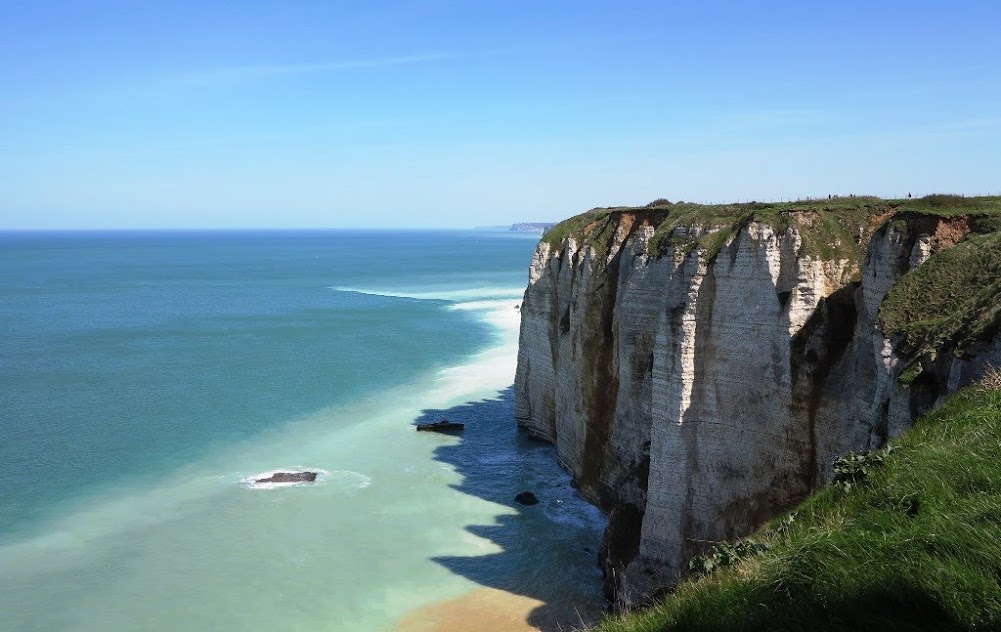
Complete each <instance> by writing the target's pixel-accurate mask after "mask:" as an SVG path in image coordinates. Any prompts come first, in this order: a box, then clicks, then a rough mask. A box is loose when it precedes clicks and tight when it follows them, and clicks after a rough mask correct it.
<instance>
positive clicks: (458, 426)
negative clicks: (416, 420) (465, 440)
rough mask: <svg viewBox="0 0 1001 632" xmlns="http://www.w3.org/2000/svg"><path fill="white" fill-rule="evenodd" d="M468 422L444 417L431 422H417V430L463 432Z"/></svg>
mask: <svg viewBox="0 0 1001 632" xmlns="http://www.w3.org/2000/svg"><path fill="white" fill-rule="evenodd" d="M465 427H466V424H462V423H459V422H457V421H449V420H447V419H442V420H441V421H436V422H434V423H429V424H417V432H462V430H463V429H464V428H465Z"/></svg>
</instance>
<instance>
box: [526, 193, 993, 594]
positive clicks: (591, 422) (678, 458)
mask: <svg viewBox="0 0 1001 632" xmlns="http://www.w3.org/2000/svg"><path fill="white" fill-rule="evenodd" d="M999 218H1001V198H961V197H957V196H929V197H928V198H922V199H920V200H881V199H878V198H839V199H834V200H822V201H813V202H796V203H787V204H757V203H751V204H740V205H719V206H706V205H695V204H663V205H657V206H652V207H642V208H625V207H623V208H608V209H595V210H592V211H589V212H587V213H584V214H582V215H579V216H577V217H574V218H571V219H569V220H566V221H565V222H563V223H561V224H559V225H557V226H555V227H554V228H552V229H550V230H549V231H548V232H547V233H546V234H545V235H544V236H543V238H542V241H540V243H539V246H538V248H537V250H536V252H535V255H534V258H533V261H532V264H531V269H530V273H529V286H528V289H527V290H526V292H525V301H524V304H523V307H522V325H521V338H520V349H519V356H518V369H517V374H516V378H515V389H516V390H515V392H516V400H515V415H516V418H517V420H518V424H519V426H520V427H521V428H522V429H524V430H525V431H527V432H529V433H531V434H532V435H534V436H536V437H538V438H542V439H545V440H548V441H551V442H553V443H555V444H556V447H557V454H558V458H559V460H560V463H561V464H562V465H563V466H564V467H566V468H567V469H569V470H570V471H571V472H572V473H573V475H574V477H575V480H576V482H577V484H578V485H579V487H580V490H581V492H582V493H583V494H584V495H585V497H587V498H588V499H589V500H591V501H592V502H594V503H596V504H597V505H599V506H600V507H602V508H603V509H604V510H605V511H606V512H608V513H609V525H608V529H607V531H606V535H605V543H604V545H603V547H602V551H601V554H600V558H601V559H600V562H601V564H602V566H603V568H604V570H605V573H606V594H607V596H608V597H609V599H610V600H612V601H613V602H614V603H615V604H616V605H618V606H620V607H628V606H632V605H637V604H641V603H645V602H647V601H648V600H649V599H650V598H651V597H654V596H657V595H659V594H660V593H661V592H662V591H664V590H667V589H670V588H672V587H673V586H674V585H676V584H677V583H678V582H679V581H680V579H681V578H682V577H683V575H684V574H685V571H686V569H687V565H688V562H689V560H690V559H691V558H692V557H693V556H695V555H699V554H701V553H703V552H705V551H706V550H707V549H708V548H709V547H710V546H711V545H713V544H715V543H718V542H720V541H723V540H729V539H733V538H738V537H741V536H744V535H746V534H748V533H750V532H752V531H753V530H754V529H756V528H757V527H758V526H760V525H761V524H763V523H764V522H765V521H767V520H768V519H770V518H772V517H773V516H775V515H776V514H778V513H780V512H781V511H783V510H784V509H786V508H788V507H790V506H792V505H794V504H796V503H797V502H799V501H801V500H802V499H803V498H804V497H805V496H806V495H808V494H809V493H810V492H811V491H813V490H814V489H816V488H817V487H818V486H819V485H821V484H823V483H825V482H826V481H828V480H829V479H830V477H831V475H832V470H831V466H832V463H833V461H834V459H835V458H836V457H837V456H840V455H843V454H846V453H849V452H856V451H863V450H870V449H873V448H877V447H880V446H882V445H883V444H885V443H886V441H887V440H888V439H889V438H892V437H895V436H897V435H899V434H900V433H902V432H903V431H904V430H906V429H907V428H909V427H910V426H911V424H912V423H913V421H914V420H915V419H916V418H917V417H918V416H920V415H922V414H923V413H925V412H926V411H928V410H930V409H931V408H933V407H934V406H936V405H937V404H938V403H939V402H940V401H941V400H942V399H943V398H944V397H945V396H946V395H947V394H948V393H951V392H952V391H954V390H956V389H957V388H958V387H960V386H962V385H965V384H968V383H970V382H972V381H974V380H976V379H979V377H980V376H981V375H982V374H983V373H984V371H985V370H986V368H987V367H988V366H989V365H991V364H1001V339H999V337H998V335H997V332H998V325H999V310H1001V285H999V283H1001V282H999V281H998V279H999V278H1001V237H999V233H997V232H995V231H997V229H998V228H999V227H1001V221H999Z"/></svg>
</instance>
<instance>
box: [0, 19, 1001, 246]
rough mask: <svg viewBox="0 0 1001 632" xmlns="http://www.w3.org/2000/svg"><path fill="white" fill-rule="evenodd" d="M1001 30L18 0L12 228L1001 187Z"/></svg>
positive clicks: (9, 109) (3, 155)
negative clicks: (660, 199) (664, 199)
mask: <svg viewBox="0 0 1001 632" xmlns="http://www.w3.org/2000/svg"><path fill="white" fill-rule="evenodd" d="M999 33H1001V2H997V0H983V1H975V0H970V1H964V0H956V1H953V2H948V3H947V2H940V1H939V2H925V1H923V0H909V1H906V2H905V1H887V2H883V1H880V0H868V1H865V2H858V1H855V0H843V1H839V2H829V3H816V2H803V1H802V0H797V1H794V2H765V1H762V2H726V1H716V2H713V1H706V0H702V1H691V2H689V1H677V2H668V1H650V2H638V1H637V2H630V1H628V0H620V1H618V2H610V1H590V0H573V1H564V0H533V1H530V2H528V1H522V0H505V1H504V2H500V1H494V2H486V1H478V0H462V1H460V0H451V1H447V0H426V1H421V0H413V1H408V2H388V1H378V0H370V1H364V2H363V1H357V2H341V1H337V0H327V1H311V0H296V1H283V2H280V1H278V0H271V1H265V0H241V1H240V2H214V1H209V0H199V1H197V2H189V1H184V0H170V1H155V0H108V1H104V2H98V1H89V2H88V1H83V0H64V1H50V0H27V1H8V0H0V229H76V228H84V229H105V228H322V227H343V228H356V227H371V228H386V227H426V228H433V227H469V226H477V225H500V224H508V223H512V222H516V221H552V220H558V219H561V218H564V217H568V216H570V215H573V214H576V213H579V212H582V211H584V210H587V209H589V208H593V207H597V206H611V205H625V204H629V205H633V204H644V203H646V202H649V201H650V200H653V199H654V198H659V197H666V198H668V199H671V200H678V199H683V200H688V201H705V202H721V201H748V200H752V199H753V200H759V201H765V200H780V199H788V198H799V197H805V196H826V195H827V194H829V193H836V194H850V193H855V194H863V193H866V194H875V195H882V196H884V197H889V196H893V197H898V196H906V195H907V194H908V193H912V194H913V195H923V194H926V193H931V192H954V193H965V194H971V195H972V194H984V193H992V194H998V193H999V192H1001V36H999Z"/></svg>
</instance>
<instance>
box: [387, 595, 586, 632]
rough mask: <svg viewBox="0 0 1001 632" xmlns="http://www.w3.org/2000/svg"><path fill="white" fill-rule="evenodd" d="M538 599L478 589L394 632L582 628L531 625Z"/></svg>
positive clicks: (403, 623) (415, 616)
mask: <svg viewBox="0 0 1001 632" xmlns="http://www.w3.org/2000/svg"><path fill="white" fill-rule="evenodd" d="M543 605H545V604H544V603H543V602H541V601H539V600H537V599H531V598H529V597H523V596H521V595H514V594H512V593H508V592H504V591H503V590H497V589H495V588H481V589H478V590H475V591H473V592H471V593H468V594H466V595H463V596H462V597H459V598H457V599H452V600H449V601H444V602H441V603H436V604H432V605H430V606H425V607H424V608H421V609H420V610H417V611H415V612H412V613H411V614H409V615H408V616H407V617H406V618H405V619H403V621H401V622H400V624H399V627H398V628H397V632H470V631H471V630H476V632H536V631H542V632H558V631H561V632H570V631H572V630H579V629H581V627H582V626H580V625H579V623H578V625H576V626H575V625H573V622H571V621H563V622H562V625H561V624H560V623H559V622H556V621H533V623H534V625H533V623H529V622H528V619H529V615H530V614H531V613H532V611H533V610H535V609H536V608H538V607H539V606H543Z"/></svg>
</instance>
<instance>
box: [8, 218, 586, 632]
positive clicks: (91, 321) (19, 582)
mask: <svg viewBox="0 0 1001 632" xmlns="http://www.w3.org/2000/svg"><path fill="white" fill-rule="evenodd" d="M533 245H534V242H533V241H532V240H530V239H525V238H523V237H514V236H510V235H505V234H490V233H473V232H451V233H234V234H219V233H202V234H193V233H177V234H170V233H167V234H155V233H154V234H75V235H74V234H64V235H52V234H49V235H7V236H3V237H0V287H2V290H3V296H4V301H3V302H2V304H0V324H2V327H3V331H4V334H5V336H4V343H3V346H2V348H0V353H2V355H0V378H2V385H3V389H2V392H0V480H2V481H3V482H2V487H0V490H2V495H0V629H12V630H14V629H16V630H136V629H148V630H177V629H217V630H273V629H276V628H281V629H288V630H299V629H302V630H306V629H309V630H317V629H320V630H383V629H392V627H393V625H394V623H395V622H396V621H398V620H399V618H400V617H402V616H404V615H405V614H406V613H407V612H409V611H411V610H413V609H414V608H417V607H420V606H423V605H426V604H428V603H432V602H435V601H439V600H442V599H446V598H450V597H455V596H458V595H461V594H464V593H465V592H468V591H470V590H473V589H475V588H477V587H479V586H490V587H496V588H502V589H505V590H509V591H512V592H515V593H518V594H525V595H528V596H532V597H535V598H539V599H542V600H543V601H549V602H551V603H553V604H554V607H565V606H567V605H568V604H571V603H574V602H575V601H580V600H586V599H589V598H593V597H594V595H595V590H596V587H597V583H598V580H597V578H596V576H595V572H596V571H595V568H594V566H593V559H594V549H595V547H596V545H597V538H598V530H599V529H600V526H601V517H600V515H598V514H597V513H596V512H595V511H594V510H593V509H592V508H590V507H588V506H586V505H585V504H583V503H582V502H581V501H580V500H579V498H577V497H576V495H575V494H574V492H573V491H572V490H571V489H570V488H569V486H568V484H567V483H568V480H567V479H566V477H565V475H564V474H563V473H561V472H560V471H559V470H558V469H556V467H555V464H554V459H553V455H552V453H551V452H550V450H549V449H548V448H546V447H544V446H537V445H531V444H528V443H526V442H524V441H523V440H521V439H520V438H519V437H517V435H516V433H515V432H514V424H513V420H512V419H511V417H510V415H511V401H510V392H509V391H504V389H506V388H507V387H508V386H509V385H510V384H511V381H512V378H513V371H514V359H515V353H516V343H517V311H516V310H515V309H514V305H515V304H517V303H518V302H519V301H520V293H521V291H522V290H523V285H524V282H525V270H526V268H527V263H528V260H529V257H530V254H531V250H532V247H533ZM387 253H392V256H387ZM469 402H479V403H474V404H471V405H470V404H469ZM446 408H448V409H451V410H449V411H448V412H447V413H437V412H426V411H428V410H429V409H446ZM441 414H447V415H449V416H451V417H457V418H462V420H463V421H466V422H467V424H468V429H467V432H466V435H465V436H464V437H463V438H450V437H442V436H437V435H430V436H429V435H426V434H424V433H421V434H418V433H415V432H413V430H412V428H411V425H410V424H412V423H413V422H414V420H415V419H417V418H420V417H422V416H423V417H424V418H427V419H432V418H437V417H438V416H440V415H441ZM285 468H313V469H318V470H320V471H322V472H323V474H322V475H321V477H320V481H319V482H318V484H315V485H311V486H277V487H276V486H257V485H254V484H252V482H251V481H252V480H253V479H254V478H255V477H257V476H258V475H261V474H263V473H266V472H269V471H273V470H275V469H285ZM522 489H534V490H537V491H538V492H539V495H540V497H541V498H542V499H543V502H542V503H541V504H540V505H539V506H537V507H534V508H531V509H525V508H521V507H518V506H516V505H514V504H513V503H512V502H511V499H512V498H513V496H514V494H516V493H517V492H518V491H521V490H522ZM557 564H558V565H559V567H560V568H561V570H560V571H559V572H557V570H556V569H557V567H558V566H557ZM567 568H569V569H571V572H570V573H567V572H566V569H567Z"/></svg>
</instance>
